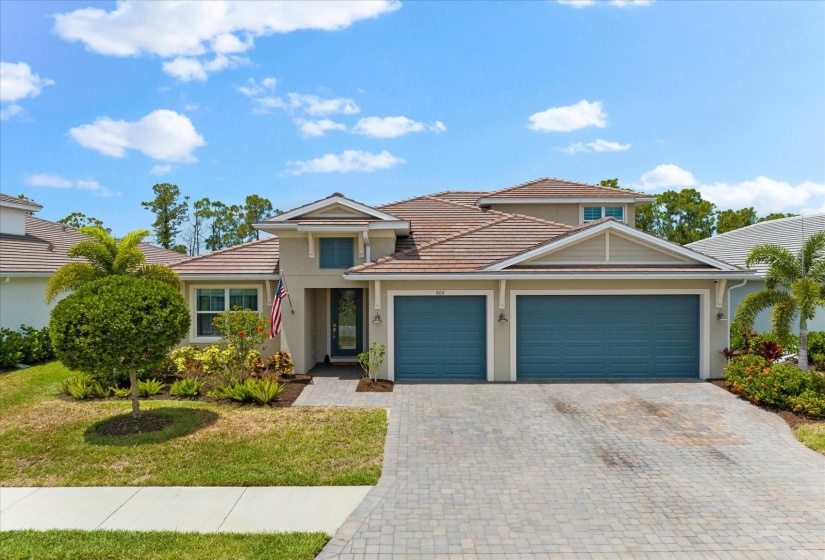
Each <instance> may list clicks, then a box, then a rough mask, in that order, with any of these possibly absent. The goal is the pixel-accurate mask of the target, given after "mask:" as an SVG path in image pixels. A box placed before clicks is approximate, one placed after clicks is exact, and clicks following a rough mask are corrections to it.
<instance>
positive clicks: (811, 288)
mask: <svg viewBox="0 0 825 560" xmlns="http://www.w3.org/2000/svg"><path fill="white" fill-rule="evenodd" d="M791 295H792V296H793V299H794V303H795V304H796V307H797V308H798V309H799V313H800V314H801V315H802V317H805V318H806V319H807V320H809V321H810V320H811V319H813V318H814V315H816V308H817V306H818V305H819V303H820V301H821V299H822V288H821V287H820V285H819V283H818V282H816V281H815V280H814V279H812V278H800V279H799V280H797V281H796V282H794V283H793V285H792V286H791Z"/></svg>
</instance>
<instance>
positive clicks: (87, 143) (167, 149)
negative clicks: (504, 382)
mask: <svg viewBox="0 0 825 560" xmlns="http://www.w3.org/2000/svg"><path fill="white" fill-rule="evenodd" d="M69 135H71V137H72V138H74V140H75V141H76V142H77V143H78V144H80V145H81V146H83V147H84V148H89V149H92V150H95V151H98V152H100V153H101V154H103V155H107V156H112V157H123V156H124V155H125V154H126V150H127V149H130V150H138V151H140V152H142V153H143V154H145V155H147V156H149V157H150V158H152V159H156V160H161V161H196V160H195V156H193V155H192V152H193V151H194V150H195V149H196V148H199V147H200V146H204V145H206V142H205V141H204V139H203V137H201V135H200V134H198V132H197V131H196V130H195V127H194V125H192V121H190V120H189V117H186V116H184V115H181V114H179V113H176V112H174V111H169V110H166V109H159V110H157V111H153V112H151V113H149V114H148V115H146V116H145V117H143V118H142V119H140V120H139V121H135V122H128V121H115V120H112V119H110V118H108V117H100V118H98V119H96V120H95V121H94V122H93V123H92V124H84V125H82V126H78V127H76V128H72V129H71V130H70V131H69Z"/></svg>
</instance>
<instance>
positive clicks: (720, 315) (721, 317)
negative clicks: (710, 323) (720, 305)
mask: <svg viewBox="0 0 825 560" xmlns="http://www.w3.org/2000/svg"><path fill="white" fill-rule="evenodd" d="M716 318H717V319H718V320H720V321H724V320H725V314H724V312H723V311H722V310H721V309H720V310H719V311H717V312H716Z"/></svg>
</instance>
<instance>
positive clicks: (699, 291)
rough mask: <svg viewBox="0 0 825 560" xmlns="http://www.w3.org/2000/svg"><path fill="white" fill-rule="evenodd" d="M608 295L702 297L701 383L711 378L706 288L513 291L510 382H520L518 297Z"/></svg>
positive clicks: (700, 321) (511, 295)
mask: <svg viewBox="0 0 825 560" xmlns="http://www.w3.org/2000/svg"><path fill="white" fill-rule="evenodd" d="M605 295H617V296H621V295H627V296H632V295H650V296H655V295H698V296H699V379H708V378H709V377H710V290H709V289H704V288H696V289H693V288H686V289H656V290H644V289H640V290H511V291H510V381H516V380H517V379H518V372H517V367H518V355H517V351H518V350H517V342H518V341H517V340H516V331H517V330H518V329H517V328H516V326H517V324H518V317H517V316H516V314H517V313H518V310H517V306H516V298H517V297H518V296H605Z"/></svg>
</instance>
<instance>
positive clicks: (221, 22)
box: [54, 0, 401, 80]
mask: <svg viewBox="0 0 825 560" xmlns="http://www.w3.org/2000/svg"><path fill="white" fill-rule="evenodd" d="M400 7H401V4H400V2H396V1H395V0H380V1H374V2H357V1H338V0H322V1H320V2H230V1H218V0H213V1H210V2H175V1H168V0H164V1H160V0H158V1H154V2H137V1H133V0H122V1H120V2H118V3H117V4H116V6H115V8H114V9H113V10H106V9H102V8H82V9H79V10H75V11H72V12H67V13H63V14H57V15H56V16H55V26H54V30H55V32H56V33H57V35H58V36H60V37H61V38H62V39H64V40H66V41H72V42H81V43H83V44H84V45H85V46H86V48H87V49H88V50H90V51H93V52H96V53H99V54H103V55H108V56H120V57H126V56H140V55H156V56H158V57H160V58H162V59H175V60H173V61H172V62H171V63H168V62H165V63H164V71H166V72H167V73H169V74H171V75H173V76H175V77H178V78H180V79H184V80H205V79H206V77H205V74H201V71H203V72H208V71H215V70H210V69H209V64H210V63H206V62H204V61H203V60H204V59H205V58H207V57H209V56H210V55H217V57H216V58H215V59H213V62H215V61H216V60H222V59H220V57H221V56H224V55H228V54H238V53H244V52H247V51H249V50H250V49H251V48H252V47H253V46H254V40H255V38H257V37H265V36H268V35H272V34H275V33H289V32H292V31H297V30H302V29H317V30H325V31H336V30H340V29H344V28H346V27H349V26H350V25H352V24H353V23H355V22H356V21H359V20H362V19H369V18H375V17H378V16H380V15H381V14H384V13H388V12H393V11H395V10H398V9H399V8H400ZM195 57H201V58H195ZM224 58H226V57H224ZM193 60H196V61H197V62H200V64H201V66H200V68H198V67H197V66H196V65H195V64H193V63H192V61H193ZM227 60H228V59H227ZM169 64H171V66H170V65H169ZM213 66H214V65H213ZM223 67H226V66H223ZM218 69H219V68H218ZM196 76H198V77H196ZM200 76H203V77H200Z"/></svg>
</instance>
